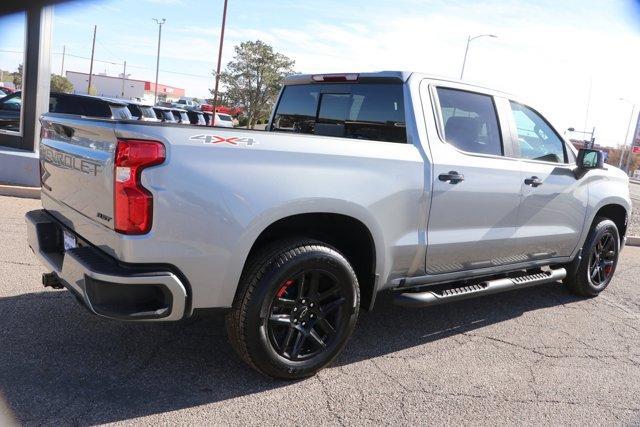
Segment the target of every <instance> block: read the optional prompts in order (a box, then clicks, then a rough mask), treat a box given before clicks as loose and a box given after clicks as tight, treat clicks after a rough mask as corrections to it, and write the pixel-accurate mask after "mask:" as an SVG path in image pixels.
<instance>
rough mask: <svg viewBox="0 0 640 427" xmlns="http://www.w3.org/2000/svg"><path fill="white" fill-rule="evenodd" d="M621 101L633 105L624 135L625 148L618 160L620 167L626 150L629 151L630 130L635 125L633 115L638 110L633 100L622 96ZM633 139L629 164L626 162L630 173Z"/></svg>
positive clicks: (628, 155) (628, 157)
mask: <svg viewBox="0 0 640 427" xmlns="http://www.w3.org/2000/svg"><path fill="white" fill-rule="evenodd" d="M620 101H623V102H628V103H629V104H630V105H631V115H630V116H629V124H628V125H627V133H626V134H625V137H624V148H623V149H622V151H621V152H620V161H619V162H618V168H620V169H622V159H623V157H624V154H625V152H627V150H626V148H627V141H628V140H629V132H631V126H633V117H634V115H635V114H634V113H635V112H636V106H635V104H634V103H633V102H631V101H629V100H628V99H625V98H620ZM633 142H634V141H633V140H632V141H631V145H630V146H629V152H628V153H627V164H626V168H627V173H628V169H629V163H630V161H631V156H632V154H633V153H632V151H633Z"/></svg>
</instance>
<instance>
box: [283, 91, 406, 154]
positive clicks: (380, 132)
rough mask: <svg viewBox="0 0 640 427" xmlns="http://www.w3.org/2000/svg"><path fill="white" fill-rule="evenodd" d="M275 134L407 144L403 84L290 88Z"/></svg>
mask: <svg viewBox="0 0 640 427" xmlns="http://www.w3.org/2000/svg"><path fill="white" fill-rule="evenodd" d="M272 130H279V131H289V132H297V133H309V134H314V135H325V136H337V137H343V138H354V139H368V140H376V141H388V142H406V140H407V138H406V131H405V114H404V95H403V89H402V84H401V83H359V84H309V85H292V86H286V87H285V89H284V91H283V93H282V96H281V99H280V102H279V103H278V107H277V109H276V113H275V115H274V119H273V123H272Z"/></svg>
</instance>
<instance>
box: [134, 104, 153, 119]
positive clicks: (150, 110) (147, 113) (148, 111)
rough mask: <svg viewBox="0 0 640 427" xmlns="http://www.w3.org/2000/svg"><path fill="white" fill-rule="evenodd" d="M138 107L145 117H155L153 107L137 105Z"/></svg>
mask: <svg viewBox="0 0 640 427" xmlns="http://www.w3.org/2000/svg"><path fill="white" fill-rule="evenodd" d="M138 108H140V111H141V112H142V116H143V117H146V118H147V119H155V118H157V117H156V113H155V112H154V111H153V108H151V107H144V106H138Z"/></svg>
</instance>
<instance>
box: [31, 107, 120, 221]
mask: <svg viewBox="0 0 640 427" xmlns="http://www.w3.org/2000/svg"><path fill="white" fill-rule="evenodd" d="M41 122H42V137H41V140H40V173H41V179H42V194H43V198H45V197H49V198H51V199H53V200H55V201H56V202H58V203H59V204H61V205H64V206H66V207H67V208H70V209H72V210H74V211H76V212H78V213H80V214H82V215H83V216H85V217H86V218H88V219H90V220H91V221H95V222H97V223H100V224H102V225H103V226H106V227H108V228H110V229H113V227H114V225H113V209H114V208H113V186H114V184H113V182H114V181H113V174H114V167H113V162H114V156H115V150H116V146H117V139H116V136H115V123H114V122H113V121H107V120H99V119H95V120H94V119H87V118H80V117H75V116H74V117H69V116H67V117H65V116H62V117H61V116H59V115H46V116H44V117H43V118H42V119H41Z"/></svg>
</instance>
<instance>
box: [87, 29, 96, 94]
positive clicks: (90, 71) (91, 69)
mask: <svg viewBox="0 0 640 427" xmlns="http://www.w3.org/2000/svg"><path fill="white" fill-rule="evenodd" d="M97 31H98V26H97V25H94V26H93V45H92V46H91V65H90V66H89V85H88V86H87V94H88V95H91V80H92V79H93V55H94V54H95V53H96V32H97Z"/></svg>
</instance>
